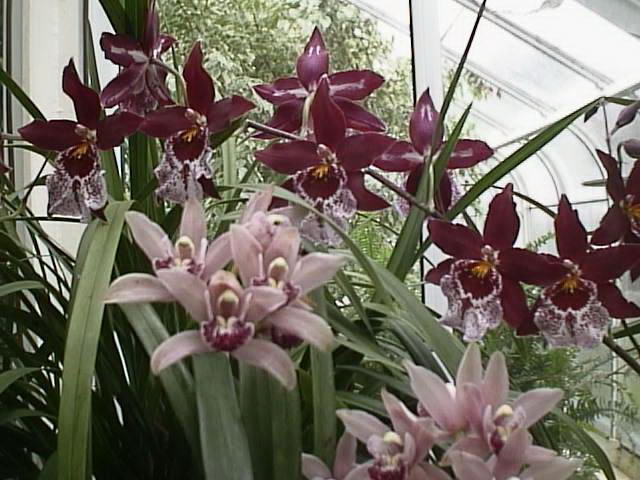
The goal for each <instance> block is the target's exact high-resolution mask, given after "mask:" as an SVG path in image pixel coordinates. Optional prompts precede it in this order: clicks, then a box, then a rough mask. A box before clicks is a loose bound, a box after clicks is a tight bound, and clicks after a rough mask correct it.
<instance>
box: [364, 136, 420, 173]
mask: <svg viewBox="0 0 640 480" xmlns="http://www.w3.org/2000/svg"><path fill="white" fill-rule="evenodd" d="M422 161H423V160H422V155H420V154H419V153H418V152H416V150H415V148H413V145H412V144H411V143H409V142H404V141H398V142H395V143H394V144H393V145H392V146H391V147H390V148H389V149H388V150H387V151H386V152H384V153H383V154H382V155H380V156H379V157H378V158H376V160H375V161H374V162H373V165H374V166H375V167H378V168H380V169H382V170H386V171H387V172H406V171H408V170H413V169H414V168H416V167H417V166H418V165H421V164H422Z"/></svg>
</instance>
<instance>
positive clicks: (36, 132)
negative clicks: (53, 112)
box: [18, 120, 82, 151]
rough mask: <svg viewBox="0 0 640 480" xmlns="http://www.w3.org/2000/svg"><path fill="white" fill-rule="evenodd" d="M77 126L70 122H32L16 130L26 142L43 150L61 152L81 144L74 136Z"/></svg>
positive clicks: (78, 138) (76, 136) (80, 139)
mask: <svg viewBox="0 0 640 480" xmlns="http://www.w3.org/2000/svg"><path fill="white" fill-rule="evenodd" d="M77 125H78V124H77V123H76V122H73V121H71V120H49V121H43V120H34V121H33V122H31V123H29V124H27V125H25V126H24V127H22V128H19V129H18V132H19V133H20V135H21V136H22V138H23V139H25V140H26V141H27V142H29V143H31V144H33V145H35V146H36V147H39V148H43V149H45V150H55V151H61V150H66V149H67V148H69V147H72V146H74V145H77V144H79V143H80V142H82V138H80V137H79V136H78V135H77V134H76V126H77Z"/></svg>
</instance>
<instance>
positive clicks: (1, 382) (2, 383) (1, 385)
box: [0, 368, 40, 395]
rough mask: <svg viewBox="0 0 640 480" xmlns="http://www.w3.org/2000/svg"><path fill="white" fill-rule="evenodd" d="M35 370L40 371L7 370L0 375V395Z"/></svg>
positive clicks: (28, 369)
mask: <svg viewBox="0 0 640 480" xmlns="http://www.w3.org/2000/svg"><path fill="white" fill-rule="evenodd" d="M37 370H40V369H39V368H14V369H12V370H8V371H6V372H2V373H0V395H2V392H4V391H5V390H6V389H7V388H9V387H10V386H11V384H12V383H13V382H15V381H16V380H19V379H21V378H22V377H24V376H25V375H28V374H29V373H32V372H35V371H37Z"/></svg>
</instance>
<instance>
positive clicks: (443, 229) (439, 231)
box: [428, 219, 484, 259]
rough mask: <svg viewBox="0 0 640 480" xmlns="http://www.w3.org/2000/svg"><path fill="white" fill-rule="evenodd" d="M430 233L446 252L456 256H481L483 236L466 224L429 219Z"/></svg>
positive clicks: (472, 257) (475, 257)
mask: <svg viewBox="0 0 640 480" xmlns="http://www.w3.org/2000/svg"><path fill="white" fill-rule="evenodd" d="M428 229H429V235H430V236H431V239H432V240H433V243H435V244H436V245H437V246H438V247H440V249H442V251H443V252H444V253H446V254H447V255H451V256H452V257H456V258H469V259H477V258H480V249H481V248H482V246H483V245H484V242H483V241H482V237H481V236H480V235H478V234H477V233H476V232H475V231H473V230H471V229H470V228H467V227H465V226H464V225H458V224H454V223H449V222H446V221H444V220H436V219H432V220H429V225H428Z"/></svg>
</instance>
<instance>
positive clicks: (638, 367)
mask: <svg viewBox="0 0 640 480" xmlns="http://www.w3.org/2000/svg"><path fill="white" fill-rule="evenodd" d="M602 343H604V344H605V345H606V346H607V347H608V348H609V350H611V351H612V352H613V353H615V354H616V355H618V357H620V358H621V359H622V360H624V362H625V363H626V364H627V365H629V367H631V369H632V370H634V371H635V372H636V373H637V374H638V375H640V363H638V362H637V360H636V359H635V358H633V357H632V356H631V355H629V353H628V352H627V351H626V350H625V349H624V348H622V347H621V346H620V345H618V344H617V343H616V342H615V340H614V339H613V338H611V337H610V336H608V335H607V336H606V337H604V339H603V340H602Z"/></svg>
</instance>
